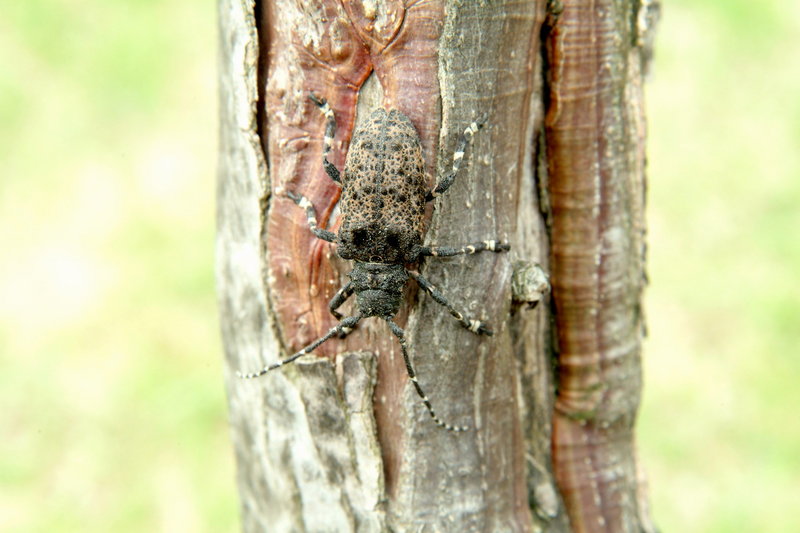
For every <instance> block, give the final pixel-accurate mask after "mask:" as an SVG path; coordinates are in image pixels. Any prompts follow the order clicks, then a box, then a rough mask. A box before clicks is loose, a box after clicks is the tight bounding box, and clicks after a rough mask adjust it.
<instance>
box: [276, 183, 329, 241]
mask: <svg viewBox="0 0 800 533" xmlns="http://www.w3.org/2000/svg"><path fill="white" fill-rule="evenodd" d="M286 196H288V197H289V198H291V199H292V200H293V201H294V203H296V204H297V205H299V206H300V207H302V208H303V209H305V210H306V217H307V218H308V227H309V228H310V229H311V232H312V233H313V234H314V235H316V236H317V237H318V238H320V239H322V240H323V241H328V242H333V241H335V240H336V234H335V233H333V232H332V231H328V230H326V229H321V228H319V227H317V212H316V211H315V210H314V205H313V204H312V203H311V201H310V200H309V199H308V198H306V197H305V196H300V195H299V194H295V193H293V192H291V191H286Z"/></svg>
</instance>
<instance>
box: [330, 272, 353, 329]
mask: <svg viewBox="0 0 800 533" xmlns="http://www.w3.org/2000/svg"><path fill="white" fill-rule="evenodd" d="M352 294H353V282H352V281H348V282H347V284H346V285H345V286H344V287H342V288H341V289H339V290H338V291H337V292H336V294H334V295H333V298H331V301H330V303H329V304H328V309H330V310H331V314H332V315H333V316H335V317H336V318H337V319H338V320H341V319H342V314H341V313H339V312H338V311H337V309H339V307H341V306H342V304H343V303H345V302H346V301H347V299H348V298H350V296H351V295H352Z"/></svg>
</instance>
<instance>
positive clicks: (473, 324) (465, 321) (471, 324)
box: [408, 270, 494, 335]
mask: <svg viewBox="0 0 800 533" xmlns="http://www.w3.org/2000/svg"><path fill="white" fill-rule="evenodd" d="M408 274H409V275H410V276H411V277H412V278H414V279H415V280H417V283H418V284H419V286H420V287H422V288H423V289H424V290H425V292H427V293H428V294H430V295H431V297H432V298H433V299H434V300H436V302H438V303H440V304H441V305H443V306H445V307H446V308H447V310H448V311H450V314H451V315H453V318H455V319H456V320H458V323H459V324H461V325H462V326H463V327H464V328H466V329H468V330H470V331H471V332H473V333H476V334H478V335H493V334H494V332H493V331H492V330H491V329H490V328H489V326H488V325H486V323H484V322H481V321H480V320H475V319H474V318H470V317H468V316H466V315H464V314H463V313H461V312H460V311H459V310H458V309H456V308H455V307H453V304H451V303H450V302H449V301H448V300H447V298H445V296H444V294H442V293H441V292H439V289H437V288H436V287H434V286H433V284H431V282H430V281H428V280H427V279H425V278H424V277H422V274H420V273H419V272H415V271H413V270H409V271H408Z"/></svg>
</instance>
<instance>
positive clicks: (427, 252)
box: [419, 240, 511, 257]
mask: <svg viewBox="0 0 800 533" xmlns="http://www.w3.org/2000/svg"><path fill="white" fill-rule="evenodd" d="M509 249H511V247H510V246H509V245H508V243H505V242H502V241H493V240H492V241H481V242H474V243H471V244H466V245H464V246H462V247H460V248H455V247H453V246H422V247H420V249H419V255H420V256H433V257H450V256H453V255H461V254H477V253H478V252H485V251H487V250H488V251H490V252H507V251H508V250H509Z"/></svg>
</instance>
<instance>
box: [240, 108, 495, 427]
mask: <svg viewBox="0 0 800 533" xmlns="http://www.w3.org/2000/svg"><path fill="white" fill-rule="evenodd" d="M310 99H311V100H312V101H313V102H314V104H316V105H317V106H318V107H319V108H320V109H321V110H322V113H323V114H324V115H325V117H326V119H327V124H326V128H325V137H324V141H323V152H322V165H323V167H324V168H325V171H326V173H327V175H328V176H329V177H330V178H331V179H332V180H333V181H335V182H336V183H338V184H339V185H340V186H341V187H342V195H341V200H340V202H341V203H340V208H341V213H342V223H341V227H340V229H339V232H338V234H337V233H333V232H331V231H328V230H326V229H322V228H320V227H319V226H318V224H317V215H316V210H315V209H314V206H313V205H312V204H311V202H310V201H309V200H308V199H307V198H305V197H304V196H302V195H299V194H297V193H294V192H292V191H286V195H287V196H288V197H289V198H291V199H292V200H293V201H294V202H295V203H296V204H297V205H298V206H299V207H301V208H302V209H304V210H305V212H306V218H307V220H308V226H309V228H310V230H311V232H312V233H313V234H314V235H315V236H317V237H318V238H320V239H322V240H324V241H327V242H330V243H334V244H335V245H336V253H337V255H339V257H341V258H342V259H351V260H353V269H352V270H351V271H350V273H349V274H348V277H349V278H350V281H348V282H347V283H346V284H345V285H344V286H343V287H341V288H340V289H339V291H338V292H337V293H336V294H335V295H334V296H333V298H332V299H331V301H330V304H329V308H330V311H331V313H332V314H333V315H334V316H335V317H336V318H337V319H338V320H340V322H339V324H337V325H336V326H334V327H333V328H331V329H330V330H329V331H328V332H327V333H326V334H325V335H323V336H322V337H320V338H319V339H317V340H316V341H314V342H312V343H311V344H309V345H308V346H306V347H305V348H303V349H302V350H300V351H299V352H297V353H295V354H293V355H292V356H290V357H288V358H287V359H284V360H282V361H278V362H277V363H273V364H270V365H267V366H265V367H264V368H262V369H261V370H259V371H257V372H251V373H246V374H242V373H240V374H239V376H240V377H242V378H245V379H252V378H257V377H259V376H262V375H264V374H266V373H267V372H269V371H271V370H275V369H276V368H280V367H282V366H283V365H286V364H288V363H291V362H293V361H295V360H296V359H298V358H299V357H301V356H303V355H306V354H308V353H310V352H312V351H313V350H314V349H316V348H317V347H318V346H320V345H321V344H322V343H324V342H326V341H327V340H329V339H331V338H332V337H334V336H339V337H344V336H346V335H348V334H349V333H350V332H351V331H352V330H353V329H354V328H355V327H356V325H357V324H358V323H359V322H360V321H361V320H362V319H363V318H367V317H378V318H381V319H383V320H385V321H386V322H387V323H388V324H389V328H390V329H391V331H392V333H393V334H394V335H395V336H396V337H397V339H398V341H399V342H400V348H401V350H402V352H403V360H404V362H405V365H406V371H407V372H408V377H409V379H410V380H411V382H412V383H413V384H414V387H415V388H416V391H417V394H418V395H419V396H420V398H422V401H423V403H424V404H425V407H426V408H427V410H428V414H430V416H431V418H432V419H433V421H434V422H435V423H436V424H437V425H438V426H441V427H443V428H445V429H447V430H450V431H465V430H467V429H468V427H467V426H453V425H450V424H448V423H446V422H444V421H442V420H441V419H440V418H439V417H438V415H437V414H436V412H435V411H434V410H433V407H432V406H431V402H430V400H429V399H428V397H427V396H426V394H425V392H424V391H423V389H422V387H421V386H420V384H419V382H418V380H417V375H416V372H415V371H414V367H413V366H412V364H411V360H410V358H409V355H408V349H407V347H406V336H405V332H404V331H403V329H402V328H401V327H400V326H399V325H397V323H395V322H394V320H392V319H393V318H394V316H395V315H396V314H397V312H398V310H399V309H400V303H401V300H402V294H403V290H404V289H405V286H406V285H407V284H408V281H409V279H414V280H415V281H416V282H417V284H418V285H419V286H420V287H421V288H422V289H423V290H424V291H425V292H427V293H428V294H429V295H430V296H431V297H433V299H434V300H435V301H436V302H438V303H439V304H441V305H443V306H445V307H446V308H447V309H448V311H450V314H451V315H453V317H454V318H455V319H456V320H457V321H458V322H459V324H461V325H462V326H463V327H464V328H466V329H468V330H469V331H471V332H473V333H475V334H478V335H492V330H491V329H490V328H489V327H488V326H487V325H486V324H485V323H484V322H482V321H480V320H476V319H474V318H471V317H469V316H467V315H466V314H464V313H462V312H460V311H458V310H457V309H456V308H455V307H454V306H453V305H452V304H451V303H450V302H449V301H448V300H447V298H445V296H444V295H443V294H442V293H441V292H439V290H438V289H437V288H436V287H434V286H433V285H432V284H431V283H430V282H429V281H428V280H427V279H425V278H424V277H423V276H422V275H421V274H420V273H419V272H417V271H415V270H411V269H408V268H406V265H407V264H413V263H416V262H418V261H419V260H420V259H422V258H424V257H449V256H454V255H460V254H475V253H478V252H483V251H492V252H505V251H508V250H509V249H510V247H509V245H508V244H507V243H504V242H501V241H499V240H486V241H482V242H476V243H472V244H467V245H465V246H461V247H449V246H424V245H423V238H424V236H425V228H424V222H425V221H424V217H425V205H426V203H427V202H430V201H431V200H433V199H434V198H436V197H437V196H439V195H440V194H442V193H444V192H445V191H447V189H448V188H449V187H450V185H452V183H453V181H454V180H455V177H456V174H457V173H458V170H459V168H460V166H461V162H462V161H463V159H464V153H465V151H466V148H467V145H468V144H469V141H470V140H471V139H472V137H473V135H474V134H475V133H476V132H477V131H478V130H479V129H480V128H481V127H482V126H483V124H484V123H485V119H482V120H479V121H477V122H473V123H471V124H470V125H469V126H468V127H467V128H466V129H465V130H464V133H463V134H462V135H461V138H460V139H459V141H458V144H457V147H456V151H455V153H454V154H453V165H452V169H451V170H450V172H449V173H448V174H447V175H445V176H444V178H442V179H441V180H440V181H439V182H438V183H437V184H436V186H435V187H434V188H433V189H431V190H428V189H427V184H426V180H425V172H424V163H425V162H424V159H423V157H422V146H421V142H420V138H419V134H418V133H417V130H416V129H415V128H414V125H413V124H412V123H411V120H410V119H409V118H408V117H407V116H406V115H404V114H403V113H402V112H400V111H399V110H397V109H390V110H388V111H387V110H385V109H382V108H379V109H376V110H375V111H374V112H373V113H372V114H371V115H370V116H369V117H368V118H367V120H366V121H365V122H364V123H363V124H361V125H360V126H359V127H357V128H356V130H355V132H354V134H353V139H352V142H351V144H350V149H349V151H348V153H347V158H346V161H345V169H344V173H340V172H339V170H338V169H337V168H336V166H335V165H333V164H332V163H331V162H330V161H329V160H328V154H329V153H330V151H331V146H332V144H333V138H334V135H335V133H336V117H335V116H334V113H333V110H332V109H331V107H330V105H328V103H327V101H326V100H324V99H322V98H319V97H317V96H316V95H314V94H311V95H310ZM353 294H355V295H356V309H357V312H356V314H354V315H353V316H349V317H346V318H343V317H342V315H341V313H339V312H338V308H339V307H340V306H341V305H342V304H343V303H344V302H345V301H346V300H347V299H348V298H349V297H350V296H352V295H353Z"/></svg>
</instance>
